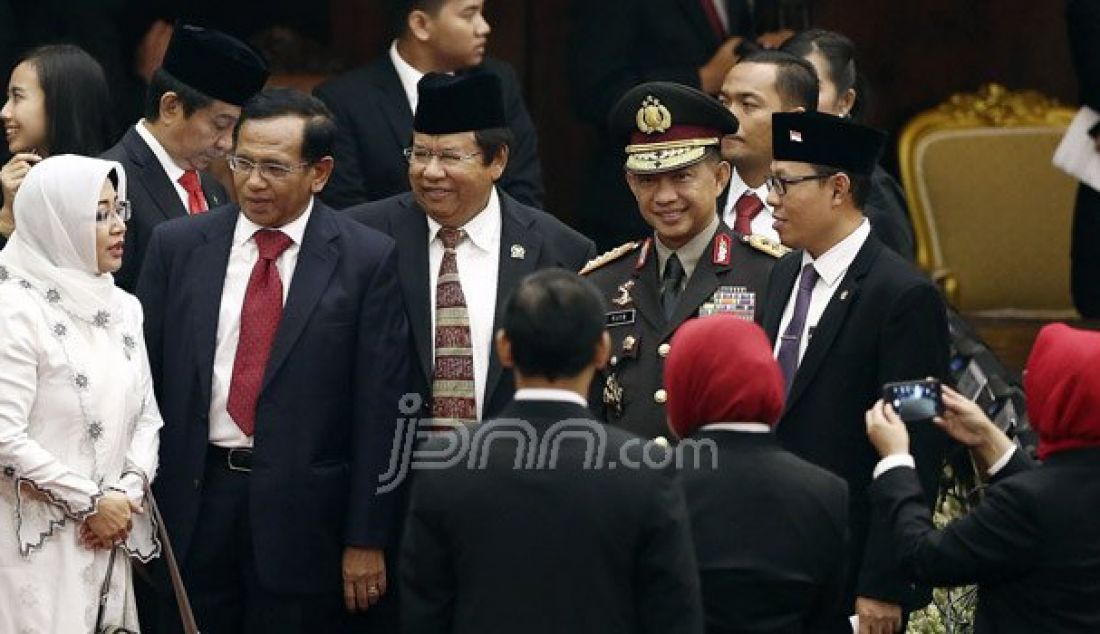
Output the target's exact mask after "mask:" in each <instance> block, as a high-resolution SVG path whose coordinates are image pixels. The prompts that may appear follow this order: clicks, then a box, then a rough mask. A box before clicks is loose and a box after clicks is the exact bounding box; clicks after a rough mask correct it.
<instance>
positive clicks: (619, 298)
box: [611, 280, 634, 306]
mask: <svg viewBox="0 0 1100 634" xmlns="http://www.w3.org/2000/svg"><path fill="white" fill-rule="evenodd" d="M632 288H634V280H627V281H625V282H623V283H622V284H619V294H618V295H616V296H615V297H614V298H612V300H611V303H612V304H615V305H616V306H629V305H630V304H632V303H634V298H633V297H631V296H630V289H632Z"/></svg>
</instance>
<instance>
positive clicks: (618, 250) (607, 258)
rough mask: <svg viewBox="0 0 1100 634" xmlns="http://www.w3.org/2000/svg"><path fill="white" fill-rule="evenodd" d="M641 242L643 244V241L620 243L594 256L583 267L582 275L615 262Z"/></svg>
mask: <svg viewBox="0 0 1100 634" xmlns="http://www.w3.org/2000/svg"><path fill="white" fill-rule="evenodd" d="M639 244H641V242H627V243H626V244H620V245H619V246H617V247H615V248H614V249H611V250H610V251H608V252H607V253H604V254H603V255H599V256H596V257H595V258H592V259H591V260H589V261H588V263H587V264H585V265H584V268H582V269H581V270H580V274H581V275H588V274H589V273H591V272H592V271H595V270H596V269H598V268H600V267H601V266H603V265H605V264H609V263H611V262H614V261H615V260H618V259H619V258H621V257H623V256H624V255H626V254H627V253H630V252H631V251H633V250H634V249H636V248H638V245H639Z"/></svg>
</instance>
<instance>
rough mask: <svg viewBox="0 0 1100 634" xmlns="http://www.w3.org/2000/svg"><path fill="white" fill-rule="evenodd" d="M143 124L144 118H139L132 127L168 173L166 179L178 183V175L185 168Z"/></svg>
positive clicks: (180, 174) (181, 173) (181, 174)
mask: <svg viewBox="0 0 1100 634" xmlns="http://www.w3.org/2000/svg"><path fill="white" fill-rule="evenodd" d="M145 126H146V124H145V119H141V120H140V121H138V122H137V124H136V125H134V129H135V130H137V133H138V136H140V137H141V139H142V140H143V141H145V145H148V146H149V149H150V150H152V151H153V156H155V157H157V161H158V162H159V163H160V166H161V167H163V168H164V172H165V173H166V174H168V179H169V180H170V181H172V182H173V183H178V182H179V180H180V176H183V173H184V172H185V171H186V170H184V169H183V168H182V167H180V166H179V164H178V163H176V162H175V161H174V160H173V159H172V157H171V156H169V154H168V150H165V149H164V146H163V145H161V144H160V141H158V140H157V137H155V136H153V133H152V132H150V131H149V128H147V127H145Z"/></svg>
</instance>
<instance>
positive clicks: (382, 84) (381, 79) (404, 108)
mask: <svg viewBox="0 0 1100 634" xmlns="http://www.w3.org/2000/svg"><path fill="white" fill-rule="evenodd" d="M382 70H383V72H381V73H379V74H378V76H377V77H376V79H377V81H376V82H375V86H376V87H377V88H378V90H379V93H380V95H379V97H380V98H379V99H378V103H379V105H380V106H381V107H380V108H379V109H380V110H381V111H382V116H383V117H384V118H385V119H386V122H387V123H389V126H390V131H391V132H393V137H394V140H395V141H396V142H397V147H399V148H402V149H403V148H405V147H406V146H408V145H409V143H411V142H412V136H413V129H412V120H413V113H412V109H411V108H409V98H408V96H407V95H406V94H405V88H404V87H403V86H402V85H401V78H400V77H399V76H398V75H397V69H396V68H394V67H393V62H391V61H390V58H389V55H386V56H385V61H384V65H383V66H382Z"/></svg>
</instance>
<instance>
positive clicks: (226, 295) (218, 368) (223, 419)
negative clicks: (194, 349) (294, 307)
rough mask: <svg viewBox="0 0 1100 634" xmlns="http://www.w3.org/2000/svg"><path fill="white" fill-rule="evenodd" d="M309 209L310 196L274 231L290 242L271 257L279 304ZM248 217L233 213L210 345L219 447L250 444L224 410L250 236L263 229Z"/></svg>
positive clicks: (249, 262) (213, 425)
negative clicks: (279, 287)
mask: <svg viewBox="0 0 1100 634" xmlns="http://www.w3.org/2000/svg"><path fill="white" fill-rule="evenodd" d="M312 212H313V198H310V199H309V204H307V205H306V210H305V213H303V214H302V215H301V216H299V217H298V218H297V219H296V220H294V221H293V222H290V223H287V224H285V225H283V226H282V227H279V228H278V229H277V230H278V231H282V232H283V233H285V234H286V235H287V236H289V237H290V239H291V240H292V241H293V242H292V244H291V245H290V246H289V247H288V248H287V250H286V251H283V252H282V254H281V255H279V259H277V260H275V268H277V269H278V270H279V278H280V279H282V282H283V304H284V305H285V304H286V298H287V294H288V293H289V292H290V282H291V280H293V279H294V269H295V267H296V266H297V265H298V252H299V251H300V250H301V246H302V236H303V235H305V232H306V224H307V223H308V222H309V216H310V214H311V213H312ZM264 228H265V227H261V226H260V225H258V224H256V223H254V222H252V221H251V220H249V219H248V218H247V217H246V216H245V215H244V214H243V213H241V214H239V215H238V216H237V226H236V228H235V229H234V230H233V243H232V245H231V246H230V247H229V265H228V266H227V267H226V269H225V285H224V286H223V287H222V303H221V307H220V308H219V309H218V338H217V342H216V344H215V348H214V375H213V378H212V380H211V382H210V443H211V444H214V445H218V446H219V447H251V446H252V438H251V437H249V436H245V435H244V432H242V431H241V428H240V427H237V423H235V422H233V417H231V416H230V415H229V412H228V411H226V405H227V404H228V402H229V385H230V382H231V381H232V379H233V362H234V360H235V359H236V357H237V342H238V340H239V339H240V337H241V309H242V308H243V307H244V295H245V291H246V290H248V278H249V277H251V276H252V268H253V267H254V266H256V260H257V259H259V257H260V251H259V249H258V248H257V247H256V241H255V240H253V238H252V237H253V236H254V235H255V234H256V232H257V231H259V230H261V229H264Z"/></svg>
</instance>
